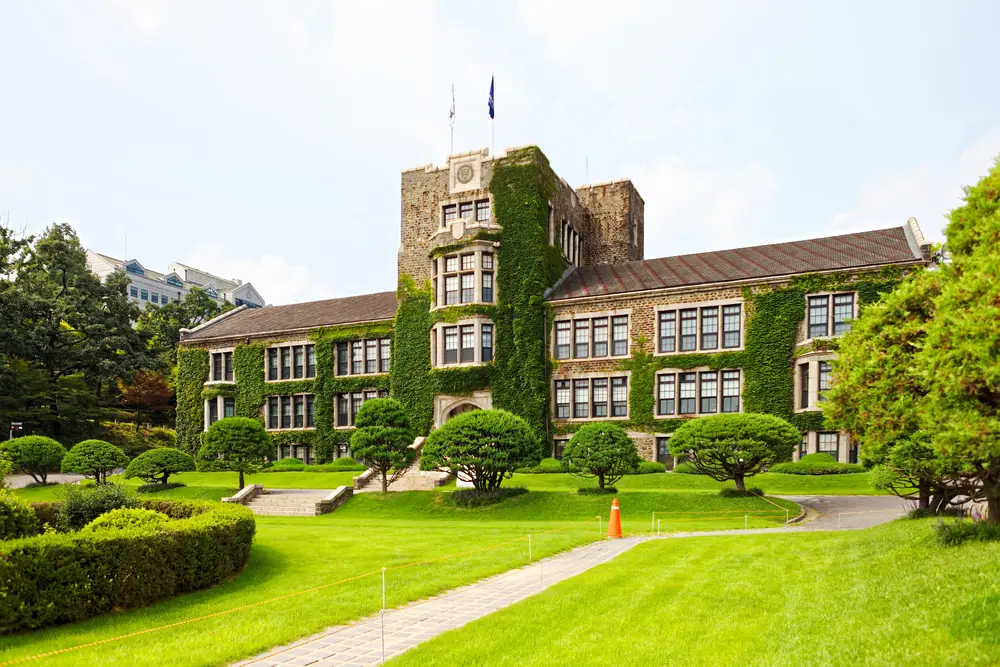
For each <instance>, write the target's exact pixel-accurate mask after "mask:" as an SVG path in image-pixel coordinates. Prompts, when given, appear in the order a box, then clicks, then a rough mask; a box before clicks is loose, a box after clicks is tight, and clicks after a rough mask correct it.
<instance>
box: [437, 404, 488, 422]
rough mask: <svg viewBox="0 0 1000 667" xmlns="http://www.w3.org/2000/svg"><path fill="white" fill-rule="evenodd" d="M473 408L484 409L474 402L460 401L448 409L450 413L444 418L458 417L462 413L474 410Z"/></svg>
mask: <svg viewBox="0 0 1000 667" xmlns="http://www.w3.org/2000/svg"><path fill="white" fill-rule="evenodd" d="M473 410H482V408H480V407H479V406H478V405H475V404H474V403H460V404H458V405H456V406H455V407H453V408H452V409H451V410H449V411H448V414H447V415H445V418H444V420H445V421H448V420H449V419H452V418H454V417H457V416H458V415H460V414H464V413H466V412H472V411H473Z"/></svg>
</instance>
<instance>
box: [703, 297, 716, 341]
mask: <svg viewBox="0 0 1000 667" xmlns="http://www.w3.org/2000/svg"><path fill="white" fill-rule="evenodd" d="M717 347H719V307H718V306H711V307H710V308H702V309H701V349H703V350H714V349H716V348H717Z"/></svg>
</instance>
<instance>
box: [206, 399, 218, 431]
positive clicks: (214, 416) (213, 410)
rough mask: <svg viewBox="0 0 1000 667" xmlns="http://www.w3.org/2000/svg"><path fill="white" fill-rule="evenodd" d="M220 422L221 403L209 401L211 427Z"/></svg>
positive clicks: (209, 422)
mask: <svg viewBox="0 0 1000 667" xmlns="http://www.w3.org/2000/svg"><path fill="white" fill-rule="evenodd" d="M217 421H219V402H218V401H213V400H209V401H208V425H209V426H211V425H212V424H214V423H215V422H217Z"/></svg>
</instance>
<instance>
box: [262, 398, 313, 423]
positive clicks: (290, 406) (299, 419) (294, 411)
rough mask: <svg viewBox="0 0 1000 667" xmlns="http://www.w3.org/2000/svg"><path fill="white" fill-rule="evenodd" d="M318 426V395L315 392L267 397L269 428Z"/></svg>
mask: <svg viewBox="0 0 1000 667" xmlns="http://www.w3.org/2000/svg"><path fill="white" fill-rule="evenodd" d="M315 427H316V397H315V396H314V395H313V394H293V395H291V396H268V397H267V428H268V429H269V430H284V429H305V428H315Z"/></svg>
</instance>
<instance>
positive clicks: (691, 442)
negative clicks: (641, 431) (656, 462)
mask: <svg viewBox="0 0 1000 667" xmlns="http://www.w3.org/2000/svg"><path fill="white" fill-rule="evenodd" d="M801 441H802V435H801V434H800V433H799V430H798V429H797V428H795V427H794V426H792V425H791V424H789V423H788V422H787V421H785V420H784V419H782V418H781V417H776V416H775V415H769V414H757V413H749V412H748V413H729V414H719V415H712V416H711V417H699V418H697V419H692V420H691V421H689V422H686V423H684V424H683V425H681V426H680V427H678V429H677V430H676V431H674V434H673V436H672V437H671V438H670V453H671V454H673V455H674V456H676V457H684V456H686V457H688V458H689V460H690V462H691V465H693V466H694V467H695V468H696V469H697V470H698V471H699V472H700V473H702V474H703V475H708V476H709V477H711V478H712V479H714V480H716V481H718V482H725V481H726V480H730V479H731V480H733V481H734V482H736V488H737V489H739V490H741V491H742V490H743V489H744V479H745V478H746V477H749V476H751V475H756V474H757V473H759V472H760V471H761V470H762V469H763V468H764V467H766V466H771V465H774V464H775V463H779V462H782V461H788V460H789V459H791V458H792V452H793V451H794V450H795V447H796V446H798V444H799V443H800V442H801Z"/></svg>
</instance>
